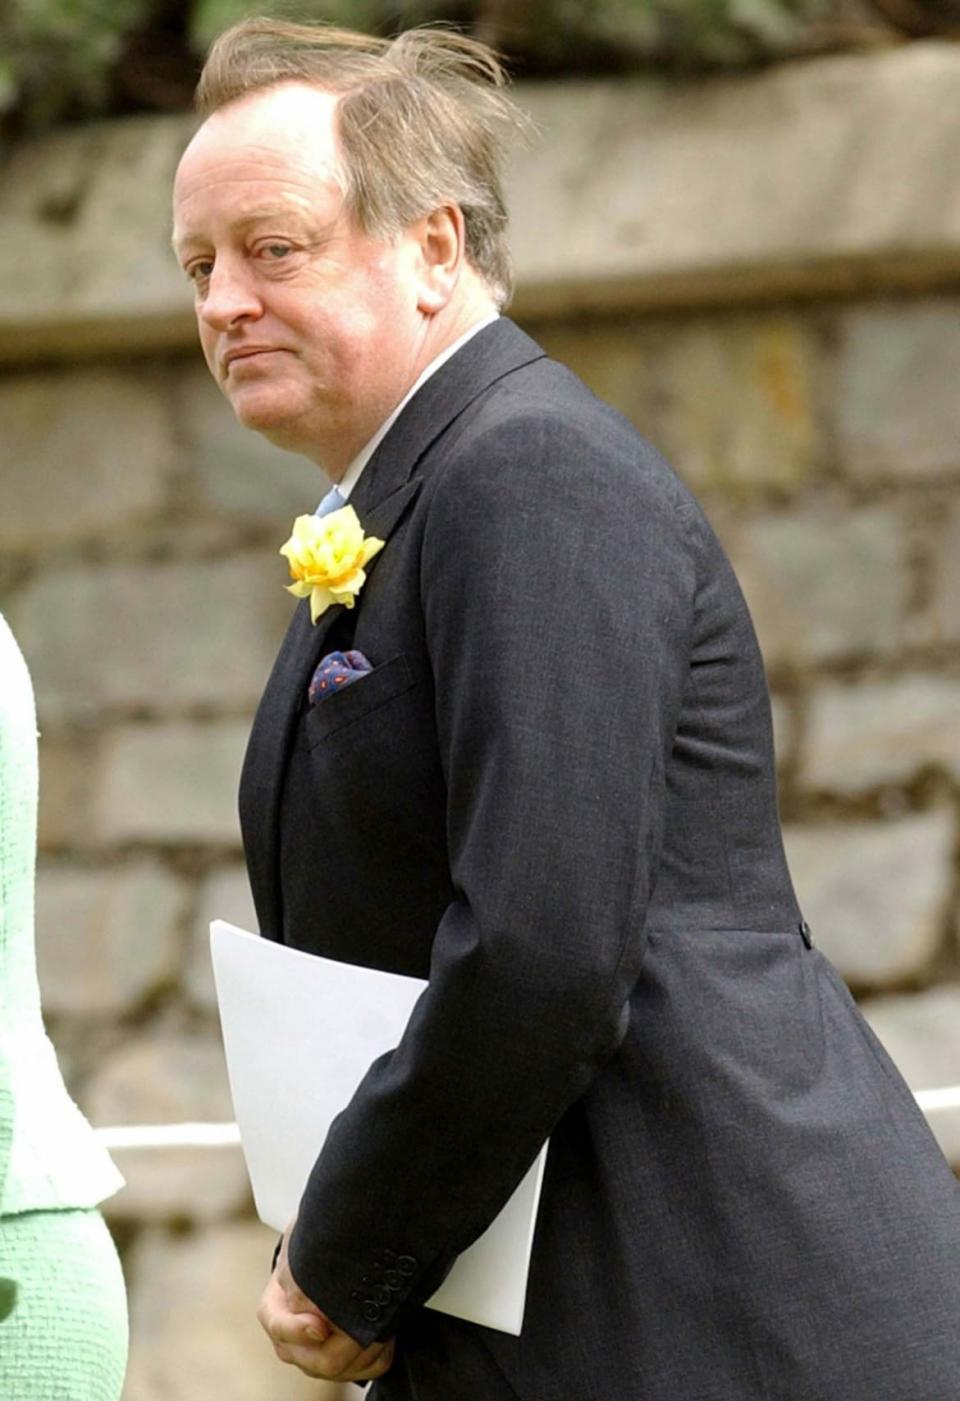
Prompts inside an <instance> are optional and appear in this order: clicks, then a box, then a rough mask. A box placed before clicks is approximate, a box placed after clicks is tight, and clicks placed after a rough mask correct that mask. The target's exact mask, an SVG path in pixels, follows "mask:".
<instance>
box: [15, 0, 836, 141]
mask: <svg viewBox="0 0 960 1401" xmlns="http://www.w3.org/2000/svg"><path fill="white" fill-rule="evenodd" d="M830 3H831V0H0V115H2V116H3V117H4V118H5V122H4V125H5V126H7V127H8V128H9V127H10V126H11V125H12V126H13V127H14V128H18V129H24V128H37V127H42V126H47V125H50V124H51V123H53V122H56V121H63V120H69V119H71V118H75V117H80V116H87V115H91V114H95V113H116V112H129V111H137V110H151V109H152V110H156V109H168V110H174V109H179V108H184V107H186V106H188V105H189V101H190V94H191V92H192V89H193V85H194V83H195V80H196V76H197V72H198V71H199V64H200V62H201V59H202V55H203V52H204V50H205V49H206V47H207V46H208V44H209V43H210V41H211V39H212V38H213V37H214V36H215V35H216V34H218V33H219V32H220V31H221V30H223V29H225V28H226V27H227V26H228V25H229V24H232V23H233V22H234V21H235V20H237V19H241V18H243V17H245V16H247V15H251V14H264V13H269V14H283V15H287V16H290V17H291V18H305V19H322V20H327V21H330V22H332V23H336V24H344V25H349V26H351V27H353V28H357V29H365V30H370V31H373V32H376V33H382V34H389V33H394V32H396V31H397V30H398V29H401V28H404V27H407V26H409V25H411V24H420V23H430V22H445V23H453V24H456V25H458V26H461V27H463V28H464V29H466V30H468V31H470V32H472V33H475V34H477V35H478V36H479V37H481V38H483V39H485V40H487V41H488V42H490V43H493V44H494V45H495V46H496V47H497V48H499V49H500V50H501V51H502V52H504V53H505V54H506V55H507V57H508V59H509V60H510V62H511V65H512V67H513V70H514V72H515V73H517V74H518V75H520V76H538V77H542V76H552V75H560V74H570V73H578V74H583V73H600V72H611V71H613V72H618V71H619V72H623V71H631V70H632V71H636V70H644V69H645V70H647V71H650V70H657V71H661V72H662V71H664V70H666V71H668V72H674V73H676V72H679V73H687V72H692V71H702V70H704V69H711V68H717V67H731V66H738V65H746V64H753V63H758V62H765V61H769V60H771V59H773V58H777V57H780V56H782V55H784V54H787V53H790V52H791V51H796V50H797V49H798V48H800V49H802V48H803V37H804V35H805V34H808V33H809V32H810V28H811V26H815V25H816V22H817V19H818V17H819V16H821V15H822V14H823V13H824V11H825V8H826V7H828V6H829V5H830Z"/></svg>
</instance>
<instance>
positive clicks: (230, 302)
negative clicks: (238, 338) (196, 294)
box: [197, 258, 262, 331]
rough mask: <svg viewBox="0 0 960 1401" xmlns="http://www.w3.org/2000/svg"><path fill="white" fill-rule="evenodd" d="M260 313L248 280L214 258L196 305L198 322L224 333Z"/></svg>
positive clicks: (236, 268)
mask: <svg viewBox="0 0 960 1401" xmlns="http://www.w3.org/2000/svg"><path fill="white" fill-rule="evenodd" d="M261 311H262V307H261V305H260V299H259V297H258V296H257V295H256V293H255V291H254V289H253V287H252V285H251V279H250V278H249V277H247V276H245V275H244V272H243V270H242V269H241V268H238V267H236V266H234V265H232V264H231V263H229V262H224V261H222V260H221V259H219V258H218V259H217V261H216V263H214V265H213V269H212V271H211V273H210V279H209V281H208V283H207V288H206V292H205V293H204V296H203V298H202V299H201V301H200V303H199V306H198V312H197V314H198V315H199V316H200V318H201V320H203V321H206V323H207V324H208V325H209V326H212V327H213V328H214V330H217V331H226V330H229V328H230V327H231V326H233V325H235V324H236V323H237V322H238V321H243V320H246V319H250V318H256V317H258V316H259V315H260V314H261Z"/></svg>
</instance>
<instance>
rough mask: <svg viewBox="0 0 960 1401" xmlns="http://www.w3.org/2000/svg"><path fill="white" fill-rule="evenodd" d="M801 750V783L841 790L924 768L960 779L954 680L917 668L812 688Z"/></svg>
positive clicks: (958, 689) (959, 710)
mask: <svg viewBox="0 0 960 1401" xmlns="http://www.w3.org/2000/svg"><path fill="white" fill-rule="evenodd" d="M803 753H804V757H803V760H802V763H801V770H800V779H801V783H802V784H803V785H804V786H805V787H807V788H814V789H817V790H829V791H832V792H835V793H841V794H845V795H846V794H855V793H859V792H867V791H869V790H871V789H875V788H879V787H882V786H884V785H888V784H895V783H904V782H906V781H907V780H908V779H910V778H911V777H912V776H913V775H915V774H916V773H918V772H919V771H920V770H921V769H924V768H927V767H936V768H941V769H944V770H946V771H947V772H948V773H950V774H952V775H953V776H954V777H955V778H956V777H960V680H957V679H955V678H952V677H948V676H932V675H923V674H920V673H918V674H915V675H911V676H902V677H899V678H897V679H894V680H884V681H869V682H862V683H861V684H859V685H853V686H850V685H846V686H845V685H838V684H828V685H822V686H818V687H817V688H816V690H815V691H814V692H813V695H812V696H811V699H810V709H809V714H808V718H807V734H806V741H805V744H804V749H803Z"/></svg>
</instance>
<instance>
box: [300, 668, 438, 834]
mask: <svg viewBox="0 0 960 1401" xmlns="http://www.w3.org/2000/svg"><path fill="white" fill-rule="evenodd" d="M301 736H302V740H301V742H302V746H303V748H304V749H305V750H306V751H307V753H308V754H309V765H310V769H311V773H312V783H313V788H314V792H315V794H316V799H315V801H316V802H318V803H320V804H322V806H323V808H324V810H325V812H326V813H327V815H328V817H330V818H333V819H334V821H335V822H336V824H337V825H338V826H340V830H341V831H347V830H350V829H353V830H356V831H358V832H359V831H364V832H367V833H369V832H371V831H376V832H377V833H378V834H379V833H381V832H382V830H383V829H382V827H381V825H380V823H381V821H382V818H383V816H384V815H386V814H389V815H390V817H391V819H392V822H393V823H394V828H393V833H394V837H395V838H398V839H399V838H401V837H402V836H403V835H404V831H406V834H407V836H408V837H409V839H411V840H413V839H414V837H415V839H416V843H417V844H418V845H422V843H423V842H424V841H426V842H427V843H428V844H429V845H430V846H433V845H435V844H436V843H438V842H442V841H443V833H444V831H445V821H446V796H445V785H444V782H443V775H442V770H441V766H440V757H439V751H438V747H437V736H436V723H435V719H434V707H433V686H432V681H431V678H430V677H429V676H425V675H419V674H418V672H417V670H416V669H415V668H414V666H413V665H412V664H411V662H410V660H409V658H408V657H407V656H406V654H403V653H401V654H400V655H399V656H396V657H393V658H391V659H390V660H389V661H387V662H383V663H382V664H381V665H380V666H378V667H375V668H374V669H373V671H371V672H368V673H367V675H366V676H364V677H362V678H361V679H360V680H359V681H354V682H351V683H350V685H348V686H346V687H345V688H344V689H343V690H342V691H337V692H335V693H334V694H333V695H332V696H328V697H327V698H326V699H325V700H322V701H321V702H320V703H319V704H318V705H315V706H312V707H311V708H310V710H309V711H308V713H307V714H306V715H305V716H304V719H303V725H302V730H301ZM398 823H399V828H398V827H397V826H396V824H398ZM341 824H342V825H341Z"/></svg>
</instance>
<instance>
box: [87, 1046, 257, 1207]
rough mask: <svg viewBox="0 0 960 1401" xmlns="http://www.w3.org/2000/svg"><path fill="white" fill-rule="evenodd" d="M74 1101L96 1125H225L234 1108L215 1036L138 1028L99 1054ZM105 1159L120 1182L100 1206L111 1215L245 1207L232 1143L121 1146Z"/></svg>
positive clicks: (244, 1184)
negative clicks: (123, 1185)
mask: <svg viewBox="0 0 960 1401" xmlns="http://www.w3.org/2000/svg"><path fill="white" fill-rule="evenodd" d="M79 1101H80V1104H81V1107H82V1108H83V1110H84V1111H85V1112H86V1113H87V1114H88V1115H89V1117H90V1120H91V1122H92V1123H94V1124H96V1125H97V1126H100V1127H107V1126H108V1125H109V1126H114V1125H128V1124H177V1123H194V1122H209V1123H229V1122H231V1121H232V1119H233V1106H232V1103H231V1100H230V1091H229V1087H228V1084H227V1070H226V1064H225V1062H224V1057H223V1047H222V1045H221V1042H220V1036H219V1033H218V1032H217V1031H214V1030H210V1031H206V1032H196V1033H186V1032H184V1031H179V1030H176V1031H175V1030H174V1029H172V1028H170V1029H163V1028H161V1029H158V1030H150V1031H146V1032H143V1033H140V1034H139V1035H137V1036H135V1037H134V1038H131V1039H130V1040H129V1041H128V1042H127V1043H126V1044H125V1045H124V1046H122V1047H121V1048H120V1049H118V1050H116V1051H114V1052H112V1053H111V1054H109V1055H108V1056H107V1057H106V1058H105V1059H104V1061H103V1064H102V1065H101V1066H100V1067H99V1069H98V1070H97V1072H96V1073H95V1074H94V1076H93V1078H92V1080H91V1081H90V1082H89V1083H88V1084H87V1085H86V1086H85V1087H84V1089H83V1090H82V1091H81V1093H80V1095H79ZM112 1156H113V1157H114V1159H115V1161H116V1164H117V1167H118V1168H119V1169H120V1171H121V1172H122V1173H123V1175H124V1177H125V1178H126V1181H127V1186H126V1188H125V1190H124V1191H123V1192H120V1193H118V1195H117V1196H115V1197H111V1198H110V1200H109V1202H108V1203H106V1204H105V1206H104V1210H105V1211H106V1213H107V1215H108V1216H109V1217H111V1218H112V1219H115V1220H150V1221H162V1220H170V1219H184V1218H186V1219H189V1220H194V1221H213V1220H222V1219H223V1218H224V1217H227V1216H231V1215H234V1214H236V1213H237V1212H238V1211H242V1210H246V1209H248V1208H249V1200H250V1189H249V1185H248V1181H247V1174H246V1169H245V1167H244V1163H243V1157H242V1155H241V1153H240V1152H239V1150H238V1149H237V1148H234V1147H223V1148H215V1149H204V1148H164V1149H153V1150H150V1149H137V1148H125V1149H117V1150H115V1151H114V1153H113V1154H112Z"/></svg>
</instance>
